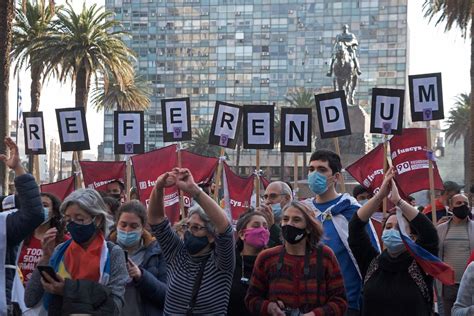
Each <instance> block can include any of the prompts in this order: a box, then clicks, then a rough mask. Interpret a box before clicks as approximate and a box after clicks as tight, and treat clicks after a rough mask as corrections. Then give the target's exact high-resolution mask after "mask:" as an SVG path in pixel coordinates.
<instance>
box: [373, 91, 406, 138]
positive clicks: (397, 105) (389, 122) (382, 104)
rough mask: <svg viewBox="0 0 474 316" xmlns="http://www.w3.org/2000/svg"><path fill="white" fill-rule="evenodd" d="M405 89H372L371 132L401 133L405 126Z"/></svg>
mask: <svg viewBox="0 0 474 316" xmlns="http://www.w3.org/2000/svg"><path fill="white" fill-rule="evenodd" d="M404 100H405V90H400V89H380V88H373V89H372V109H371V114H370V132H371V133H380V134H385V135H400V134H401V133H402V128H403V107H404Z"/></svg>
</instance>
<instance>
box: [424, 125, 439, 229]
mask: <svg viewBox="0 0 474 316" xmlns="http://www.w3.org/2000/svg"><path fill="white" fill-rule="evenodd" d="M426 153H427V158H428V168H429V169H428V175H429V180H430V200H431V220H432V222H433V225H436V221H437V220H436V200H435V192H434V175H433V158H434V157H433V151H432V149H431V125H430V121H427V122H426Z"/></svg>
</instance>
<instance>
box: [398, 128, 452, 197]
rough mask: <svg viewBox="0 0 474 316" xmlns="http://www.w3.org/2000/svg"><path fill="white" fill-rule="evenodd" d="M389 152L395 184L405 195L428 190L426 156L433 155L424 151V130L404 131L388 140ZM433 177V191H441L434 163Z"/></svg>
mask: <svg viewBox="0 0 474 316" xmlns="http://www.w3.org/2000/svg"><path fill="white" fill-rule="evenodd" d="M390 151H391V157H392V164H393V166H394V167H395V170H396V172H397V175H396V176H395V178H396V180H397V184H398V185H399V187H400V188H401V189H402V190H403V192H405V194H411V193H414V192H418V191H421V190H429V189H430V182H429V174H428V170H429V169H428V156H433V154H432V153H429V152H428V151H427V150H426V129H425V128H406V129H404V130H403V133H402V135H399V136H398V135H397V136H394V137H393V138H392V139H391V140H390ZM433 176H434V187H435V189H438V190H442V189H443V182H442V180H441V177H440V175H439V172H438V168H437V166H436V162H434V161H433Z"/></svg>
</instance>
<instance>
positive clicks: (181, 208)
mask: <svg viewBox="0 0 474 316" xmlns="http://www.w3.org/2000/svg"><path fill="white" fill-rule="evenodd" d="M176 145H177V154H178V168H182V161H181V142H178V143H177V144H176ZM179 212H180V214H181V219H183V218H186V216H187V214H185V212H184V201H183V192H182V191H181V190H179Z"/></svg>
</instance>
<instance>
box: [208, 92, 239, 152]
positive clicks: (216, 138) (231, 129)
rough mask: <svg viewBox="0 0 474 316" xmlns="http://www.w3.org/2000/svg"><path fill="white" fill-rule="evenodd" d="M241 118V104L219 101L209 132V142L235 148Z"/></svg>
mask: <svg viewBox="0 0 474 316" xmlns="http://www.w3.org/2000/svg"><path fill="white" fill-rule="evenodd" d="M241 119H242V108H241V107H240V106H238V105H235V104H231V103H226V102H220V101H217V102H216V106H215V108H214V116H213V118H212V124H211V130H210V133H209V144H212V145H217V146H221V147H225V148H231V149H234V148H235V145H236V143H237V139H238V137H239V128H240V122H241Z"/></svg>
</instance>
